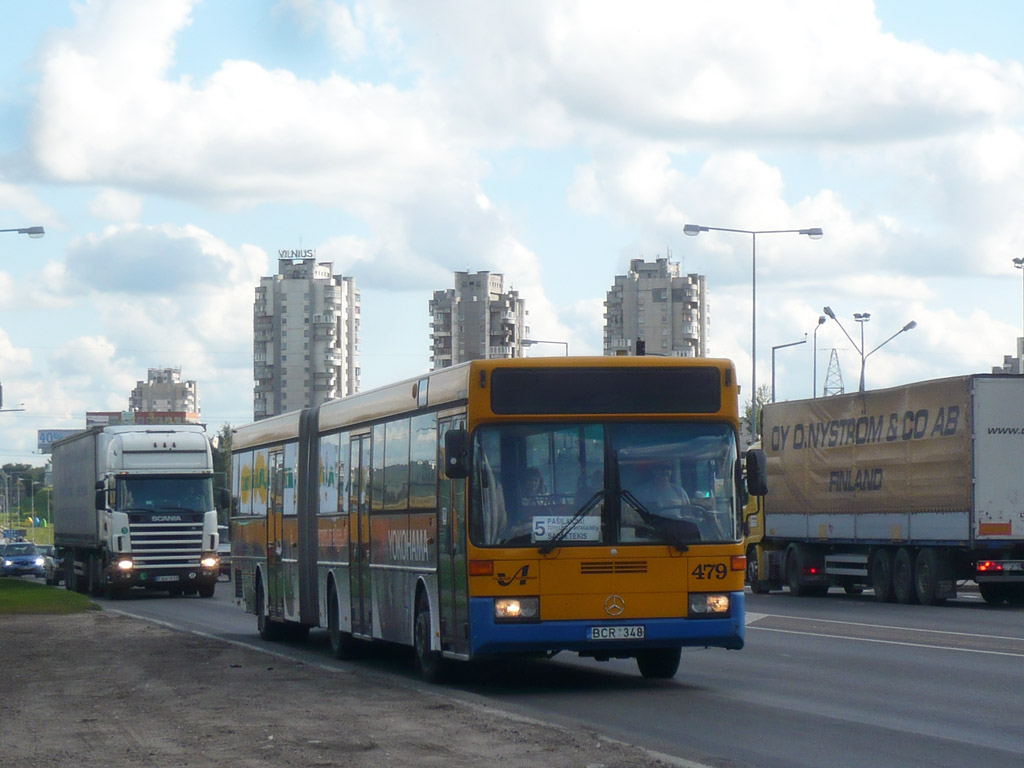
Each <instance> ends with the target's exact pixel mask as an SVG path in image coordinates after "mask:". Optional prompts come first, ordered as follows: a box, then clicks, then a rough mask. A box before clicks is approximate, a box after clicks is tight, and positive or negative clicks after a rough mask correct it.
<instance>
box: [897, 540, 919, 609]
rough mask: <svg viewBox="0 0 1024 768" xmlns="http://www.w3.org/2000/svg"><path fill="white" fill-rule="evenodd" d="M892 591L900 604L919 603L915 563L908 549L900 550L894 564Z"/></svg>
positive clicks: (902, 548) (901, 548)
mask: <svg viewBox="0 0 1024 768" xmlns="http://www.w3.org/2000/svg"><path fill="white" fill-rule="evenodd" d="M892 591H893V594H894V595H895V596H896V602H898V603H904V604H907V603H916V602H917V592H916V591H915V590H914V561H913V560H912V559H911V557H910V550H908V549H907V548H906V547H900V548H899V551H898V552H897V553H896V559H895V560H894V561H893V564H892Z"/></svg>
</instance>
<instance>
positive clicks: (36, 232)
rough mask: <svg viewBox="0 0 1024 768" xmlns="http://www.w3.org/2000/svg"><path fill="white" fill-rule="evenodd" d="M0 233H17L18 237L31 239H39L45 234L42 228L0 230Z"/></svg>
mask: <svg viewBox="0 0 1024 768" xmlns="http://www.w3.org/2000/svg"><path fill="white" fill-rule="evenodd" d="M0 232H17V233H18V234H19V235H28V236H29V237H31V238H40V237H42V236H43V235H45V234H46V230H45V229H43V228H42V227H15V228H14V229H0Z"/></svg>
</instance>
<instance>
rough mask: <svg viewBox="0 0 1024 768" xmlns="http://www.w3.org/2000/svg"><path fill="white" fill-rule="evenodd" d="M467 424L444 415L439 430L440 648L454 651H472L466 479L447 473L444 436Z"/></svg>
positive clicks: (463, 419) (458, 417)
mask: <svg viewBox="0 0 1024 768" xmlns="http://www.w3.org/2000/svg"><path fill="white" fill-rule="evenodd" d="M465 426H466V417H465V416H463V415H457V416H442V417H441V419H440V420H439V421H438V429H437V438H438V451H439V453H438V457H439V458H438V466H439V467H441V471H440V472H439V473H438V475H439V478H440V480H439V483H438V494H437V506H438V510H437V514H438V521H439V526H438V528H439V531H440V535H439V537H438V538H439V543H440V546H439V547H438V554H437V556H438V561H439V562H438V589H439V591H440V604H439V609H440V616H441V648H442V649H443V650H445V651H451V652H452V653H469V594H468V593H469V582H468V576H467V573H466V569H467V562H466V538H467V536H466V481H465V480H450V479H448V477H447V476H446V475H445V473H444V469H443V468H444V435H445V433H446V432H447V431H448V430H449V429H464V428H465Z"/></svg>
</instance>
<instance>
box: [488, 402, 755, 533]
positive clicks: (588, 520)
mask: <svg viewBox="0 0 1024 768" xmlns="http://www.w3.org/2000/svg"><path fill="white" fill-rule="evenodd" d="M736 459H737V450H736V433H735V432H734V431H733V429H732V428H731V427H730V426H729V425H727V424H720V423H719V424H710V423H692V422H689V423H688V422H657V423H653V422H609V423H605V424H598V423H592V422H591V423H585V424H583V423H580V424H566V423H559V424H529V425H523V424H517V425H498V426H484V427H481V428H479V429H478V430H476V432H475V433H474V438H473V458H472V467H473V471H472V476H471V485H470V536H471V538H472V541H473V543H474V544H476V545H477V546H502V547H508V546H531V545H532V546H538V547H540V548H542V549H543V548H545V547H548V548H550V547H551V545H553V544H558V545H559V546H562V545H580V546H586V545H609V544H652V543H665V544H670V545H676V546H680V547H682V546H688V545H690V544H695V543H714V542H730V543H731V542H735V541H736V540H737V539H738V535H739V533H738V532H739V525H738V512H739V510H738V504H737V503H736V481H735V478H736Z"/></svg>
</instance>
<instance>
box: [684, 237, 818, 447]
mask: <svg viewBox="0 0 1024 768" xmlns="http://www.w3.org/2000/svg"><path fill="white" fill-rule="evenodd" d="M701 232H739V233H740V234H742V235H750V237H751V243H750V367H751V374H750V389H751V395H750V402H751V404H753V406H754V415H755V416H756V415H757V236H758V235H782V234H794V235H807V237H809V238H811V240H820V239H821V236H822V231H821V227H811V228H810V229H756V230H755V229H729V228H727V227H703V226H701V225H699V224H687V225H686V226H684V227H683V234H684V235H690V236H691V237H696V236H697V235H699V234H700V233H701ZM750 432H751V436H753V437H756V436H757V435H756V433H757V427H756V426H755V425H753V424H752V425H751V426H750Z"/></svg>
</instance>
